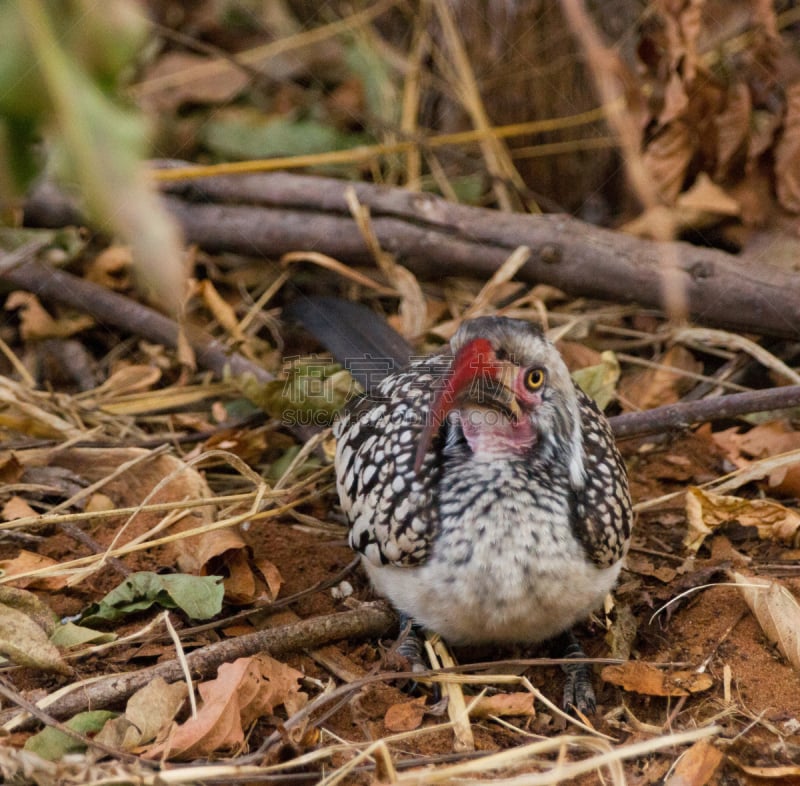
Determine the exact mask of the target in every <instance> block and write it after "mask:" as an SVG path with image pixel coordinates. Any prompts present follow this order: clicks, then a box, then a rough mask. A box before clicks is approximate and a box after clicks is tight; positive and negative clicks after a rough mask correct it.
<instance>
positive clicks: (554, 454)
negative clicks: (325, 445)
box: [334, 317, 631, 567]
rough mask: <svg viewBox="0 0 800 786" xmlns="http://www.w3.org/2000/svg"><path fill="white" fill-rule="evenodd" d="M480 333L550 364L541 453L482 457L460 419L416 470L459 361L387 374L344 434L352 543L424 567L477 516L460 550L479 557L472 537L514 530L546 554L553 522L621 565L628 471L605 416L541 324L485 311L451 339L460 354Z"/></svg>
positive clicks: (521, 361)
mask: <svg viewBox="0 0 800 786" xmlns="http://www.w3.org/2000/svg"><path fill="white" fill-rule="evenodd" d="M475 338H485V339H487V340H488V341H489V342H490V343H491V345H492V347H493V348H494V350H495V351H496V352H498V355H501V356H502V355H504V356H505V357H507V358H508V359H510V360H511V361H512V362H514V363H516V364H518V365H520V366H528V365H532V364H534V363H535V364H537V365H541V366H543V367H545V368H546V369H547V372H548V384H547V385H546V386H545V388H544V389H543V391H542V404H541V406H540V407H539V408H538V410H537V413H536V418H537V421H536V422H537V427H538V428H539V429H540V438H539V440H538V441H537V443H536V445H535V446H534V447H533V448H532V450H531V453H530V454H529V455H524V456H518V457H513V458H508V459H498V460H494V461H492V462H486V461H476V460H474V456H473V455H472V454H471V451H470V449H469V446H468V445H466V443H465V442H464V440H463V438H461V435H460V434H459V431H458V429H459V426H458V423H457V421H455V422H454V421H453V420H448V421H447V422H446V423H445V424H443V425H442V428H441V429H440V431H439V433H438V434H436V435H435V436H434V439H433V441H432V443H431V446H430V448H429V450H428V452H427V453H426V455H425V457H424V461H423V464H422V467H421V469H420V471H419V472H415V470H414V462H415V453H416V448H417V445H418V442H419V440H420V438H421V435H422V432H423V429H424V427H425V424H426V422H427V419H428V418H429V417H430V409H431V404H432V402H433V399H434V397H435V395H436V392H437V390H439V389H440V387H441V385H442V383H443V380H444V378H445V377H446V375H447V373H448V371H449V369H450V367H451V364H452V357H451V356H448V355H435V356H432V357H430V358H426V359H424V360H421V361H418V362H416V363H414V364H412V365H411V366H410V367H409V368H408V369H406V370H405V371H402V372H400V373H397V374H393V375H391V376H389V377H387V378H386V379H384V380H383V381H382V382H381V383H380V384H379V385H378V386H377V389H376V390H375V391H374V393H373V394H372V395H371V396H369V397H364V398H362V399H361V400H359V401H358V402H357V403H356V404H355V405H354V406H352V407H351V408H350V409H349V410H348V411H347V412H346V413H345V414H343V415H342V417H341V418H340V420H339V421H338V422H337V424H336V427H335V431H334V433H335V436H336V439H337V447H336V482H337V488H338V491H339V497H340V500H341V503H342V508H343V510H344V512H345V514H346V515H347V518H348V520H349V522H350V525H351V531H350V542H351V545H352V546H353V548H354V549H355V550H357V551H359V552H360V553H361V554H362V555H364V557H365V558H366V559H367V560H368V561H369V562H370V563H371V564H373V565H375V566H381V565H393V566H405V567H410V566H415V565H421V564H424V563H425V562H426V561H427V560H428V559H429V558H430V557H431V554H432V552H433V547H434V544H435V542H436V540H437V538H439V537H440V536H442V537H446V538H448V539H451V540H452V539H453V538H455V541H454V542H457V543H460V542H461V541H460V540H459V539H458V537H457V536H456V535H455V534H454V533H458V532H459V531H460V529H459V528H462V529H463V527H462V524H463V522H464V521H467V520H469V521H470V522H472V523H471V525H470V526H471V527H472V529H470V531H469V533H465V534H464V535H463V536H462V537H463V538H466V539H467V540H465V541H464V543H463V544H462V546H460V547H459V548H461V549H462V550H463V551H464V554H469V553H472V546H471V545H470V543H469V542H468V541H469V539H471V538H489V539H491V538H493V537H497V534H496V533H499V532H505V531H507V530H508V528H509V526H511V527H512V528H516V529H524V530H525V531H529V532H530V533H531V534H530V537H529V538H528V540H527V541H525V542H526V543H527V544H528V545H527V548H529V549H530V550H531V559H534V558H535V554H534V552H535V550H536V548H537V545H536V544H537V537H536V532H537V529H538V528H541V527H549V528H551V529H552V530H554V534H553V537H552V538H550V540H549V541H548V542H552V543H559V542H563V543H565V544H566V543H567V542H569V543H576V544H579V546H577V548H578V550H579V551H580V550H582V551H583V553H584V554H585V556H586V558H587V559H588V560H590V561H591V562H592V563H593V564H595V565H597V566H598V567H609V566H611V565H614V564H615V563H617V562H618V561H619V560H620V559H621V558H622V556H623V555H624V553H625V551H626V549H627V546H628V541H629V536H630V526H631V507H630V498H629V495H628V485H627V477H626V473H625V467H624V464H623V463H622V459H621V457H620V455H619V452H618V451H617V448H616V445H615V443H614V439H613V436H612V434H611V430H610V428H609V426H608V422H607V421H606V419H605V417H604V416H603V414H602V413H601V412H600V411H599V410H598V408H597V407H596V405H595V404H594V402H593V401H591V399H589V398H588V397H587V396H586V395H585V394H584V393H583V392H582V391H581V390H579V389H578V388H576V387H575V386H574V384H573V382H572V380H571V378H570V377H569V373H568V372H567V369H566V366H565V365H564V362H563V360H562V358H561V356H560V354H559V353H558V351H557V350H556V348H555V347H554V346H553V344H552V343H550V342H549V341H548V340H547V339H546V338H545V337H544V335H543V334H542V332H541V330H540V329H539V328H538V327H536V326H533V325H531V324H530V323H527V322H523V321H520V320H512V319H507V318H502V317H481V318H478V319H474V320H470V321H467V322H465V323H464V324H463V325H462V327H461V328H460V329H459V330H458V332H457V333H456V335H455V336H454V338H453V341H452V343H451V346H452V348H453V350H454V351H457V350H458V349H459V348H460V347H462V346H464V345H465V344H466V343H468V342H469V341H471V340H472V339H475ZM504 495H505V496H504ZM509 495H510V496H511V497H513V501H514V502H513V505H511V506H509V504H508V503H507V498H508V496H509ZM498 500H505V501H504V502H503V504H498ZM509 509H512V510H513V511H519V513H516V512H514V513H513V515H514V516H519V526H517V525H515V524H513V522H511V523H510V522H509V521H508V520H507V519H506V518H503V520H496V519H497V517H498V516H502V517H506V516H507V515H509V514H508V511H509ZM476 521H478V522H480V523H479V524H477V525H476V524H475V522H476ZM493 532H494V533H495V534H493ZM443 533H444V535H443ZM565 548H566V546H565ZM570 548H571V546H570Z"/></svg>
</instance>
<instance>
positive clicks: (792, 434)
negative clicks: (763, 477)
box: [712, 420, 800, 498]
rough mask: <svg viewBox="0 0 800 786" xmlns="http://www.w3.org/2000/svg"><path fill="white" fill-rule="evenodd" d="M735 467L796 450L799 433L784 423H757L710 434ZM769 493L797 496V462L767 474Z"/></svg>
mask: <svg viewBox="0 0 800 786" xmlns="http://www.w3.org/2000/svg"><path fill="white" fill-rule="evenodd" d="M712 438H713V439H714V441H715V442H716V443H717V444H718V445H719V446H720V447H721V448H722V449H723V450H724V451H725V453H726V454H727V456H728V459H729V460H730V461H731V462H733V463H734V464H735V465H736V466H737V467H747V466H749V465H750V464H751V463H752V459H762V458H766V457H768V456H776V455H778V454H780V453H787V452H788V451H790V450H798V449H800V431H796V430H795V429H794V428H792V425H791V424H790V423H789V422H788V421H785V420H775V421H771V422H769V423H761V424H759V425H758V426H755V427H754V428H752V429H750V431H748V432H746V433H742V432H741V431H740V430H739V429H738V428H736V427H733V428H729V429H726V430H725V431H720V432H717V433H715V434H713V435H712ZM767 483H768V485H769V488H770V490H771V492H774V493H775V494H777V495H781V496H787V497H792V498H796V497H800V463H798V464H794V465H790V466H786V467H780V468H779V469H776V470H775V471H773V472H771V473H770V474H769V475H767Z"/></svg>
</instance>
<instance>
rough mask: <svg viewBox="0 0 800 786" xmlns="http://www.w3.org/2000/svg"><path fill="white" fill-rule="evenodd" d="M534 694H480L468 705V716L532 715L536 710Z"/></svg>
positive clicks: (474, 717)
mask: <svg viewBox="0 0 800 786" xmlns="http://www.w3.org/2000/svg"><path fill="white" fill-rule="evenodd" d="M533 699H534V696H533V694H532V693H527V692H526V693H496V694H495V695H493V696H481V697H480V698H479V699H478V701H477V702H475V703H474V704H473V705H471V707H470V712H469V716H470V718H472V719H473V720H474V719H476V718H489V717H492V716H495V717H503V716H505V715H511V716H516V715H524V716H527V717H531V718H532V717H534V716H535V715H536V710H535V709H534V708H533Z"/></svg>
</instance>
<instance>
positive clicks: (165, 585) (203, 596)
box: [81, 571, 224, 625]
mask: <svg viewBox="0 0 800 786" xmlns="http://www.w3.org/2000/svg"><path fill="white" fill-rule="evenodd" d="M223 594H224V588H223V586H222V577H220V576H187V575H186V574H183V573H171V574H165V575H161V574H158V573H152V572H150V571H141V572H139V573H132V574H131V575H130V576H128V578H126V579H125V581H123V582H122V584H120V585H119V586H118V587H117V588H116V589H113V590H111V592H109V593H108V595H106V596H105V597H104V598H103V599H102V600H101V601H100V602H99V603H93V604H92V605H91V606H89V608H88V609H87V610H86V611H85V612H84V614H83V615H82V617H81V622H83V623H86V624H90V625H92V624H96V623H98V622H100V621H114V620H118V619H121V618H122V617H125V616H126V615H128V614H134V613H136V612H137V611H144V610H145V609H149V608H150V607H151V606H153V605H159V606H161V607H162V608H165V609H175V608H178V609H180V610H181V611H183V612H184V613H185V614H186V615H187V616H188V617H189V618H190V619H195V620H205V619H209V618H210V617H213V616H214V615H215V614H219V612H220V610H221V609H222V596H223Z"/></svg>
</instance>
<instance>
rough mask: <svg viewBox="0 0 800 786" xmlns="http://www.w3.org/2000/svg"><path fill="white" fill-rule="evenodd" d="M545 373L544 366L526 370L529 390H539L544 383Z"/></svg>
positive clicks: (526, 381) (526, 384) (526, 382)
mask: <svg viewBox="0 0 800 786" xmlns="http://www.w3.org/2000/svg"><path fill="white" fill-rule="evenodd" d="M544 380H545V373H544V369H543V368H529V369H528V370H527V371H526V372H525V387H526V388H527V389H528V390H539V388H540V387H541V386H542V385H544Z"/></svg>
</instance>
